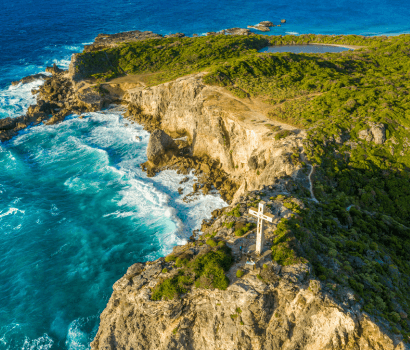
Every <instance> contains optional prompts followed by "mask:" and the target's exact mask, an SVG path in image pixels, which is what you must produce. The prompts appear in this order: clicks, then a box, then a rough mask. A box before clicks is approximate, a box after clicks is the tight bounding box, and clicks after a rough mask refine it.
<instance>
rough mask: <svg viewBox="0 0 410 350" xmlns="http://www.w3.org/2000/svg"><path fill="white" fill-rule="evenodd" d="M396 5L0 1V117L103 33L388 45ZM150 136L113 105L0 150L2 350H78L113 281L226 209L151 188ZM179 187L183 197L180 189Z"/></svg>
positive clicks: (214, 199) (164, 187)
mask: <svg viewBox="0 0 410 350" xmlns="http://www.w3.org/2000/svg"><path fill="white" fill-rule="evenodd" d="M409 15H410V5H409V4H408V2H406V1H403V0H389V1H381V0H373V1H369V0H365V1H359V0H342V1H338V2H327V1H324V2H320V3H318V2H317V1H312V0H304V1H302V0H296V1H293V2H289V1H284V0H278V1H275V2H273V1H268V0H263V1H242V2H237V1H226V0H224V1H218V2H213V1H209V0H202V1H197V0H196V1H193V0H191V1H185V2H177V1H163V0H159V1H156V2H142V1H140V0H137V1H131V0H111V1H106V0H88V1H79V0H72V1H69V2H62V1H60V2H59V1H50V0H42V1H40V0H15V1H9V2H6V1H3V2H2V6H1V11H0V34H1V35H0V48H1V50H0V118H5V117H8V116H10V117H16V116H19V115H21V114H23V113H24V112H25V111H26V110H27V108H28V106H29V105H30V104H33V103H35V97H34V96H32V95H31V89H33V88H35V87H36V86H39V85H40V84H42V81H41V80H38V81H35V82H32V83H30V84H26V85H19V86H11V85H10V83H11V81H14V80H18V79H21V78H22V77H24V76H27V75H30V74H34V73H39V72H44V70H45V67H46V66H47V65H51V64H52V63H57V64H58V65H59V66H61V67H62V68H65V69H67V68H68V64H69V60H70V56H71V55H72V54H73V53H76V52H80V51H81V50H82V47H83V45H84V44H87V43H90V42H92V41H93V38H94V37H95V36H96V35H98V34H99V33H115V32H119V31H126V30H135V29H139V30H152V31H154V32H157V33H160V34H168V33H173V32H184V33H185V34H187V35H192V34H194V33H197V34H200V35H201V34H203V33H205V32H207V31H218V30H221V29H225V28H232V27H246V25H249V24H251V25H252V24H256V23H258V22H259V21H262V20H272V21H273V22H276V23H279V21H280V19H286V20H287V23H286V24H285V25H283V26H281V27H276V28H273V30H272V32H270V34H272V35H284V34H302V33H316V34H360V35H398V34H401V33H408V32H410V21H409V20H408V19H409ZM148 138H149V134H148V133H147V132H146V131H144V130H143V128H142V127H141V126H140V125H138V124H133V123H130V122H129V121H126V120H124V119H123V117H122V111H121V110H119V109H118V108H115V107H112V108H108V109H107V110H105V111H102V112H100V113H88V114H85V115H83V117H82V118H78V117H77V116H69V117H67V118H66V120H65V121H64V122H62V123H60V124H58V125H52V126H37V127H32V128H29V129H26V130H24V131H22V132H21V133H20V134H19V135H18V136H17V137H15V138H14V139H12V140H11V141H8V142H5V143H1V144H0V350H2V349H25V350H28V349H30V350H31V349H32V350H35V349H44V350H45V349H73V350H77V349H88V348H89V344H90V342H91V341H92V339H93V337H94V335H95V333H96V331H97V329H98V324H99V315H100V313H101V311H102V310H103V309H104V307H105V305H106V303H107V301H108V299H109V297H110V295H111V293H112V285H113V283H114V282H115V281H116V280H117V279H119V278H120V277H121V276H122V275H123V274H124V273H125V271H126V269H127V267H128V266H130V265H131V264H133V263H135V262H137V261H147V260H151V259H156V258H158V257H161V256H163V255H165V254H167V253H168V252H170V251H171V249H172V247H173V246H175V245H177V244H181V243H183V242H185V241H186V239H187V238H188V237H189V236H190V235H191V232H192V230H193V229H197V228H199V225H200V222H201V221H202V219H203V218H206V217H209V216H210V213H211V212H212V210H214V209H215V208H219V207H222V206H224V205H226V203H224V202H223V200H222V199H220V197H219V196H218V195H217V194H216V193H211V194H209V195H207V196H203V195H201V196H198V197H196V198H195V200H194V201H192V202H189V203H185V202H184V201H183V200H182V198H183V197H184V195H186V194H188V193H189V192H191V190H192V185H193V183H194V181H195V176H194V175H193V174H191V175H189V181H188V182H185V183H184V184H182V185H180V184H179V182H180V181H181V180H182V179H184V177H185V176H183V175H178V174H177V173H176V172H175V171H165V172H162V173H161V174H159V175H157V176H156V177H153V178H147V177H146V175H145V174H144V173H143V172H142V171H141V170H140V167H139V164H140V163H142V162H144V161H145V160H146V155H145V153H146V147H147V143H148ZM179 187H183V188H184V194H183V195H182V196H180V195H179V193H178V188H179Z"/></svg>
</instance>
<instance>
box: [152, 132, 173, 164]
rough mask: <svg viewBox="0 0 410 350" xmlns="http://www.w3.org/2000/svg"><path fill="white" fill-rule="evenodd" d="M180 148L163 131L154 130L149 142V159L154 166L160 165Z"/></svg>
mask: <svg viewBox="0 0 410 350" xmlns="http://www.w3.org/2000/svg"><path fill="white" fill-rule="evenodd" d="M177 149H178V147H177V145H176V143H175V141H174V140H173V139H172V137H171V136H169V135H168V134H167V133H165V132H164V131H162V130H159V129H157V130H154V131H153V132H152V133H151V136H150V138H149V141H148V147H147V157H148V160H149V161H151V162H152V163H154V164H157V165H158V164H159V163H160V162H161V161H162V160H165V159H164V157H165V158H167V155H168V156H169V155H171V156H172V153H174V152H175V150H177Z"/></svg>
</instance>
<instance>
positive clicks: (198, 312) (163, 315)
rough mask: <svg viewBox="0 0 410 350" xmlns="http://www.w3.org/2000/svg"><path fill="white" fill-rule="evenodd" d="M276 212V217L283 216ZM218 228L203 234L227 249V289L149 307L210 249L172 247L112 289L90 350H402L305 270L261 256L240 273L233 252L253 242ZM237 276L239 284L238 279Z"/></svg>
mask: <svg viewBox="0 0 410 350" xmlns="http://www.w3.org/2000/svg"><path fill="white" fill-rule="evenodd" d="M271 188H272V187H271ZM278 190H279V191H283V188H281V186H276V189H273V190H269V189H268V191H267V193H266V195H267V196H269V195H272V194H273V195H274V194H275V193H277V191H278ZM246 198H249V200H247V199H246ZM246 198H241V207H240V209H239V212H240V213H241V217H240V218H232V219H230V220H235V221H236V222H237V223H239V222H241V220H243V219H244V218H245V217H246V216H247V215H246V209H245V208H246V204H247V203H249V202H251V201H252V200H253V198H252V194H251V195H250V196H247V197H246ZM274 204H275V205H277V204H278V203H274ZM280 209H281V212H282V214H281V216H282V217H289V216H290V215H291V212H290V211H289V210H286V208H284V207H282V206H281V207H280ZM225 220H226V217H224V216H222V217H220V218H218V219H217V220H215V222H214V223H213V224H212V226H211V227H209V228H208V229H207V230H206V231H205V234H206V233H208V232H214V234H213V237H214V239H215V240H222V241H225V242H227V244H228V246H229V247H230V248H231V249H232V254H233V256H234V259H235V263H234V264H233V266H232V267H231V268H230V270H229V271H228V272H227V276H228V278H229V280H230V282H231V283H230V285H229V287H228V288H227V289H226V290H219V289H212V288H209V289H204V288H195V287H193V288H192V289H191V291H190V292H188V293H187V294H185V295H181V297H179V298H174V299H173V300H160V301H154V300H152V289H153V288H155V286H157V285H158V284H160V283H161V282H163V281H164V280H165V279H169V278H172V276H178V275H179V274H180V271H181V268H180V265H179V263H178V257H179V258H183V257H186V256H190V258H191V259H192V261H194V260H195V258H196V257H201V256H203V255H204V254H206V253H207V252H209V251H212V250H214V251H215V250H216V249H217V248H211V247H210V246H209V245H207V244H204V245H203V244H201V243H199V242H200V241H199V242H198V241H197V242H196V243H188V244H187V245H185V246H179V247H175V249H174V251H173V253H172V255H171V256H169V257H167V258H166V259H164V258H161V259H158V260H157V261H154V262H149V263H146V264H139V263H137V264H134V265H133V266H131V267H130V268H129V269H128V271H127V273H126V274H125V275H124V276H123V277H122V278H121V279H120V280H118V281H117V282H116V283H115V284H114V287H113V288H114V292H113V294H112V296H111V298H110V300H109V302H108V305H107V307H106V309H105V310H104V312H103V313H102V314H101V323H100V328H99V331H98V333H97V335H96V337H95V339H94V341H93V342H92V344H91V348H92V349H164V350H165V349H195V350H197V349H204V350H205V349H221V350H222V349H226V350H228V349H261V350H262V349H263V350H265V349H266V350H270V349H278V350H279V349H289V350H290V349H292V350H293V349H309V350H319V349H378V350H381V349H389V350H390V349H392V350H393V349H408V348H406V346H405V345H404V343H403V342H401V341H400V338H396V337H395V336H392V335H390V336H388V335H387V333H386V331H385V330H382V329H381V328H380V327H379V326H378V325H377V324H376V323H375V322H374V320H373V319H372V318H371V317H369V315H367V314H365V313H363V312H362V311H361V305H360V303H357V300H356V298H357V296H356V295H355V294H354V293H353V292H352V291H351V290H350V289H349V288H342V289H338V290H336V288H334V286H326V285H325V284H324V283H321V282H320V281H318V280H316V279H314V278H311V276H310V273H311V269H310V266H309V264H306V263H298V264H293V265H292V266H280V265H278V264H277V263H276V262H272V260H271V258H270V253H269V251H268V252H265V253H264V255H263V258H262V259H261V261H259V263H258V265H257V267H256V269H251V268H247V266H248V265H246V264H245V258H244V256H242V254H241V251H240V249H239V246H243V247H245V248H246V247H248V245H249V244H252V242H254V239H255V234H254V232H253V231H249V233H247V234H246V235H244V236H242V237H237V236H236V235H234V234H233V229H231V230H230V229H227V228H226V225H224V221H225ZM246 220H249V218H246ZM273 231H274V230H273V228H270V229H268V232H267V238H268V239H271V238H272V237H274V236H273ZM215 232H216V234H215ZM198 243H199V244H198ZM170 257H172V259H170ZM175 258H176V262H175ZM238 269H241V271H242V272H243V273H244V275H243V276H240V277H238V275H237V274H236V271H238Z"/></svg>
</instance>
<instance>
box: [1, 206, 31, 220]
mask: <svg viewBox="0 0 410 350" xmlns="http://www.w3.org/2000/svg"><path fill="white" fill-rule="evenodd" d="M17 213H22V214H24V213H25V211H24V210H20V209H17V208H9V209H8V210H7V211H5V210H2V211H0V218H2V217H4V216H8V215H15V214H17Z"/></svg>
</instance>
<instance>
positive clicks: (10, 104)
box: [0, 79, 44, 119]
mask: <svg viewBox="0 0 410 350" xmlns="http://www.w3.org/2000/svg"><path fill="white" fill-rule="evenodd" d="M43 83H44V80H43V79H37V80H35V81H32V82H30V83H27V84H18V85H14V86H9V87H8V88H6V89H2V90H0V119H1V118H6V117H18V116H20V115H22V114H24V113H26V112H27V109H28V107H29V106H30V105H32V104H35V103H36V96H35V95H33V94H32V93H31V90H33V89H37V88H38V87H39V86H41V85H43Z"/></svg>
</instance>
